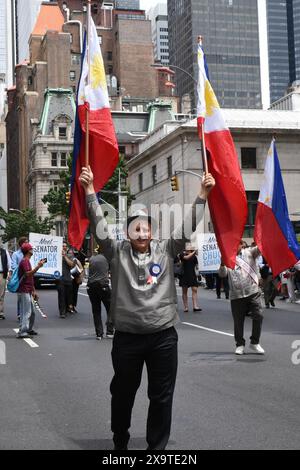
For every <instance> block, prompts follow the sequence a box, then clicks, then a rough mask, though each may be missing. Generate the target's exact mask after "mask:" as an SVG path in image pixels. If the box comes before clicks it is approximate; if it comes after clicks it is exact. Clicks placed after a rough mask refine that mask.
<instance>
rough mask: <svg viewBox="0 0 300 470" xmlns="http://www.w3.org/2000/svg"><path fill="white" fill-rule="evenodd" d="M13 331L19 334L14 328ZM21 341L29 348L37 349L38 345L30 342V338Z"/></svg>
mask: <svg viewBox="0 0 300 470" xmlns="http://www.w3.org/2000/svg"><path fill="white" fill-rule="evenodd" d="M13 331H14V332H15V333H19V330H18V328H14V329H13ZM23 339H24V341H25V342H26V343H27V344H28V345H29V346H30V347H31V348H39V345H38V344H36V343H35V342H34V341H32V339H30V338H23Z"/></svg>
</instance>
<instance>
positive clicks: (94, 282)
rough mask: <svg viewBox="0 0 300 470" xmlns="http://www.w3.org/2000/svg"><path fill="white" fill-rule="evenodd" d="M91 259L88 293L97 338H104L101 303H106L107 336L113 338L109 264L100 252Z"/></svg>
mask: <svg viewBox="0 0 300 470" xmlns="http://www.w3.org/2000/svg"><path fill="white" fill-rule="evenodd" d="M99 251H100V248H99V249H98V254H96V255H94V256H92V257H91V259H90V264H89V278H88V283H87V293H88V295H89V298H90V301H91V304H92V311H93V317H94V325H95V331H96V338H97V339H98V340H101V339H102V338H103V324H102V319H101V303H103V304H104V306H105V309H106V315H107V322H106V336H107V338H113V335H114V328H113V324H112V321H111V319H110V302H111V290H110V287H109V274H108V272H109V265H108V262H107V260H106V258H105V257H104V256H103V255H102V254H101V253H100V252H99Z"/></svg>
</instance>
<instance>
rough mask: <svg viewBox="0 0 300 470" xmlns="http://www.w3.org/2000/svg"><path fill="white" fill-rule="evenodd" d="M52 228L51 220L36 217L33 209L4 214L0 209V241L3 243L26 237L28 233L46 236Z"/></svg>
mask: <svg viewBox="0 0 300 470" xmlns="http://www.w3.org/2000/svg"><path fill="white" fill-rule="evenodd" d="M1 219H2V220H1ZM3 222H4V223H3ZM53 228H54V220H53V218H52V217H46V218H44V219H43V218H42V217H37V215H36V212H35V210H34V209H24V210H23V211H20V212H5V210H4V209H3V208H2V207H0V229H1V230H2V231H3V232H2V241H3V242H4V243H6V242H8V241H9V240H13V239H14V238H17V239H18V238H20V237H22V236H27V237H28V235H29V233H30V232H33V233H44V234H45V235H47V234H49V233H50V231H51V230H52V229H53Z"/></svg>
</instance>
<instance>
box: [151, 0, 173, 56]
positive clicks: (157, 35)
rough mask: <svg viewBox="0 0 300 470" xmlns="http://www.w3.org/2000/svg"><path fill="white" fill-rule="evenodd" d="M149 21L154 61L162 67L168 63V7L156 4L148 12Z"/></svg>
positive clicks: (163, 4)
mask: <svg viewBox="0 0 300 470" xmlns="http://www.w3.org/2000/svg"><path fill="white" fill-rule="evenodd" d="M148 18H149V20H151V26H152V41H153V44H154V57H155V60H157V61H159V62H161V63H162V64H164V65H167V64H168V63H169V33H168V7H167V4H166V3H158V4H157V5H156V6H155V7H153V8H151V9H150V10H149V11H148Z"/></svg>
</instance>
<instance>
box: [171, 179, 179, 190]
mask: <svg viewBox="0 0 300 470" xmlns="http://www.w3.org/2000/svg"><path fill="white" fill-rule="evenodd" d="M171 188H172V191H179V184H178V178H177V176H172V178H171Z"/></svg>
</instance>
